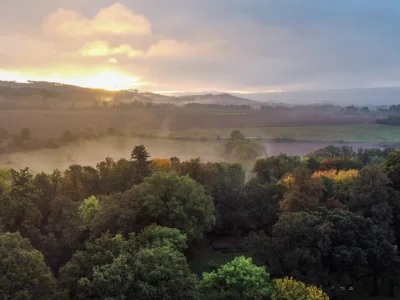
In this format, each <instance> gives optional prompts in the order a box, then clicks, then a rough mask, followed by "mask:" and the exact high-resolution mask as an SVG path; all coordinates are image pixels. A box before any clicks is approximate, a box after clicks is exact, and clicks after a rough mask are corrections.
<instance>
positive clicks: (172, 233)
mask: <svg viewBox="0 0 400 300" xmlns="http://www.w3.org/2000/svg"><path fill="white" fill-rule="evenodd" d="M138 243H139V245H140V246H141V247H142V248H162V247H168V248H171V249H173V250H176V251H179V252H182V251H183V250H185V249H186V248H187V237H186V235H185V234H181V233H180V232H179V230H178V229H176V228H168V227H162V226H157V225H154V224H153V225H150V226H147V227H146V228H145V229H144V230H143V231H142V232H141V233H140V234H139V235H138Z"/></svg>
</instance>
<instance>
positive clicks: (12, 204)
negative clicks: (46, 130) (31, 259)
mask: <svg viewBox="0 0 400 300" xmlns="http://www.w3.org/2000/svg"><path fill="white" fill-rule="evenodd" d="M10 172H11V189H10V192H9V194H7V195H5V196H3V197H0V207H1V210H0V219H1V220H2V222H3V224H4V227H5V230H6V231H10V232H16V231H19V232H20V233H21V235H22V236H23V237H28V238H30V239H31V242H32V243H33V244H34V246H37V243H38V241H39V239H40V225H41V221H42V214H41V212H40V210H39V207H40V203H41V201H42V194H41V193H40V191H39V190H38V189H37V188H36V187H35V186H34V185H33V183H32V175H31V174H30V173H29V170H28V169H27V168H26V169H23V170H20V171H16V170H13V169H11V170H10Z"/></svg>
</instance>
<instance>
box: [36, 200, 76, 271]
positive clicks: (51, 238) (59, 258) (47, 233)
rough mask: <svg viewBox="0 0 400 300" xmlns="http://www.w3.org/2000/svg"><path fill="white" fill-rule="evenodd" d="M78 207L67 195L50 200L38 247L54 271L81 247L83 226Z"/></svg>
mask: <svg viewBox="0 0 400 300" xmlns="http://www.w3.org/2000/svg"><path fill="white" fill-rule="evenodd" d="M78 208H79V203H77V202H75V201H72V200H71V199H69V198H67V197H62V196H60V197H56V198H55V199H54V200H53V201H52V202H51V205H50V208H49V216H48V219H47V222H46V225H45V226H44V229H43V230H42V233H43V236H42V238H41V243H40V247H39V248H40V249H41V250H42V252H43V253H44V254H45V259H46V262H47V264H48V265H49V266H50V267H51V269H52V270H54V271H55V272H56V271H58V269H59V268H60V267H61V266H63V265H64V264H65V263H66V262H67V261H68V260H69V259H70V258H71V256H72V255H73V254H74V253H75V252H76V250H77V249H79V248H80V247H81V240H82V236H83V231H84V226H83V225H82V223H81V220H80V218H79V215H78Z"/></svg>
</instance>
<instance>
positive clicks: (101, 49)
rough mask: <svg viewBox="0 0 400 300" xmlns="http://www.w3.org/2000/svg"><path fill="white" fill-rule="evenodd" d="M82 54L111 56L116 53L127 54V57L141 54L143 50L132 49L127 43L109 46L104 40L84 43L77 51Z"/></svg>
mask: <svg viewBox="0 0 400 300" xmlns="http://www.w3.org/2000/svg"><path fill="white" fill-rule="evenodd" d="M79 53H80V54H81V55H82V56H92V57H102V56H113V55H116V54H123V55H127V56H128V57H136V56H143V51H141V50H136V49H133V48H132V46H130V45H128V44H122V45H120V46H118V47H114V48H113V47H111V46H110V45H109V43H107V42H104V41H95V42H89V43H86V44H85V45H84V46H83V47H82V48H81V49H80V51H79Z"/></svg>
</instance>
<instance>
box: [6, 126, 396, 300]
mask: <svg viewBox="0 0 400 300" xmlns="http://www.w3.org/2000/svg"><path fill="white" fill-rule="evenodd" d="M246 142H247V141H246ZM246 142H244V141H243V139H242V136H241V135H240V132H234V133H233V134H232V136H231V140H230V141H228V143H227V146H226V151H230V150H231V151H235V150H234V149H235V147H239V148H242V147H245V148H247V147H249V148H250V149H252V147H253V146H254V145H245V146H243V143H246ZM253 172H254V178H253V179H251V180H249V181H246V176H245V170H244V168H243V166H242V165H241V164H240V163H213V162H201V161H200V160H199V159H192V160H189V161H180V160H179V158H177V157H172V158H170V159H168V158H153V159H151V158H150V154H149V153H148V151H147V150H146V148H145V147H144V146H143V145H139V146H135V147H134V149H133V151H132V153H131V158H130V159H129V160H128V159H120V160H118V161H115V160H113V159H111V158H106V159H105V160H104V161H102V162H99V163H98V164H97V165H96V167H91V166H80V165H71V166H70V167H69V168H68V169H67V170H65V171H63V172H60V171H58V170H55V171H54V172H53V173H51V174H46V173H39V174H36V175H33V174H31V173H30V172H29V169H23V170H13V169H11V170H1V171H0V224H1V229H0V231H1V234H0V269H1V270H2V272H3V273H2V274H1V275H0V295H2V297H3V298H4V299H104V300H105V299H115V300H121V299H149V300H150V299H199V298H201V299H230V300H231V299H249V300H250V299H266V300H267V299H274V300H279V299H281V300H285V299H288V300H289V299H290V300H291V299H314V300H318V299H340V297H341V296H342V291H343V288H344V289H348V288H350V287H351V288H353V287H356V286H357V283H358V282H359V281H360V280H361V279H363V278H370V279H371V281H372V282H373V283H374V284H373V285H372V287H371V292H373V293H374V294H379V293H381V292H382V285H383V283H384V284H386V285H387V286H388V287H389V291H390V293H391V294H394V287H395V286H396V285H398V284H399V282H400V281H399V276H400V258H399V254H398V252H397V248H398V246H399V245H400V151H396V150H394V149H384V150H380V149H371V150H358V151H354V150H353V149H352V148H350V147H346V146H344V147H334V146H329V147H326V148H324V149H320V150H318V151H315V152H314V153H311V154H309V155H307V156H306V157H303V158H300V157H297V156H288V155H285V154H281V155H278V156H272V157H265V158H259V159H258V160H257V161H255V164H254V169H253ZM227 236H229V237H240V238H242V241H243V242H242V243H241V245H240V247H241V249H242V250H243V251H246V253H247V255H246V257H245V256H242V255H239V256H237V257H236V258H234V259H233V260H232V261H231V262H229V263H226V264H222V265H216V266H215V267H214V270H212V271H211V272H205V273H203V274H195V273H193V271H192V270H191V268H190V261H191V257H192V256H191V254H192V253H194V252H195V251H197V250H198V249H200V248H202V247H204V243H205V241H206V240H210V239H211V240H213V239H218V238H220V237H227Z"/></svg>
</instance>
